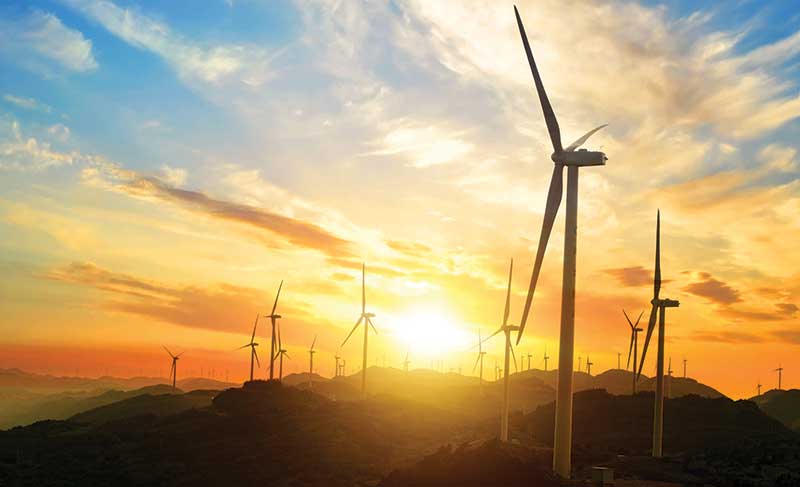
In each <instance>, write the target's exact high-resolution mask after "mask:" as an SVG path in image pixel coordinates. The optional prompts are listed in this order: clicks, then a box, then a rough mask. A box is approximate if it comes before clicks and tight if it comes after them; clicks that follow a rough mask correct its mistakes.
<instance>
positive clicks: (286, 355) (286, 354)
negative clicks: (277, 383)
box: [283, 352, 292, 360]
mask: <svg viewBox="0 0 800 487" xmlns="http://www.w3.org/2000/svg"><path fill="white" fill-rule="evenodd" d="M283 356H284V357H286V358H287V359H289V360H291V359H292V357H290V356H289V354H288V353H286V352H283Z"/></svg>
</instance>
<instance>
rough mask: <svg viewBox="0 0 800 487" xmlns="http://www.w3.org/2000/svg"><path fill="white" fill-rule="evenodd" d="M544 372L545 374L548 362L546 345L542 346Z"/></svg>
mask: <svg viewBox="0 0 800 487" xmlns="http://www.w3.org/2000/svg"><path fill="white" fill-rule="evenodd" d="M543 360H544V371H545V372H547V361H548V360H550V356H549V355H547V345H545V346H544V359H543Z"/></svg>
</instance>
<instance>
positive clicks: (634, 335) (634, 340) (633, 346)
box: [622, 309, 644, 396]
mask: <svg viewBox="0 0 800 487" xmlns="http://www.w3.org/2000/svg"><path fill="white" fill-rule="evenodd" d="M622 314H624V315H625V319H626V320H627V321H628V326H630V327H631V342H630V344H629V345H628V363H627V365H625V370H628V367H629V366H630V365H631V350H633V389H632V391H633V393H632V394H633V395H634V396H635V395H636V381H637V377H636V357H637V355H638V353H639V333H640V332H641V331H642V329H641V328H639V320H641V319H642V315H643V314H644V311H642V312H641V313H639V317H638V318H636V323H635V324H634V323H632V322H631V319H630V318H628V313H626V312H625V310H624V309H623V310H622Z"/></svg>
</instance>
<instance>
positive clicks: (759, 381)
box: [756, 379, 761, 396]
mask: <svg viewBox="0 0 800 487" xmlns="http://www.w3.org/2000/svg"><path fill="white" fill-rule="evenodd" d="M756 387H758V395H759V396H760V395H761V379H758V385H757V386H756Z"/></svg>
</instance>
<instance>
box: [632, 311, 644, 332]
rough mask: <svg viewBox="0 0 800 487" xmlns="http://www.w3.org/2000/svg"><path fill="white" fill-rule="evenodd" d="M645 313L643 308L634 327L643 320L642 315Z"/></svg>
mask: <svg viewBox="0 0 800 487" xmlns="http://www.w3.org/2000/svg"><path fill="white" fill-rule="evenodd" d="M643 314H644V310H642V311H641V312H639V317H638V318H636V324H635V325H633V327H634V328H636V327H637V326H639V320H641V319H642V315H643Z"/></svg>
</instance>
